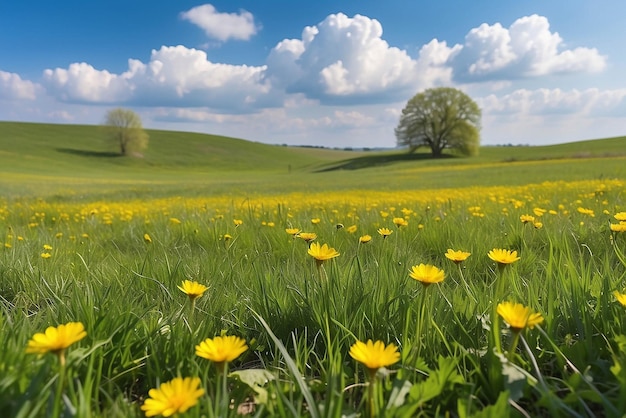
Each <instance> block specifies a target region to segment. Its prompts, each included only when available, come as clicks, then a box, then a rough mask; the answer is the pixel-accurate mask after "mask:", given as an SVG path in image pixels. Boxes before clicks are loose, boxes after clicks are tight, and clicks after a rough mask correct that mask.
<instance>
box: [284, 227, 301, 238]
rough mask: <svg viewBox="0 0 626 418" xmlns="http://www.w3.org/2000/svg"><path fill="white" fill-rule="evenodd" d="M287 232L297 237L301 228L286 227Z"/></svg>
mask: <svg viewBox="0 0 626 418" xmlns="http://www.w3.org/2000/svg"><path fill="white" fill-rule="evenodd" d="M285 232H286V233H288V234H289V235H291V236H292V237H294V238H295V237H296V236H297V235H298V234H299V233H300V229H298V228H286V229H285Z"/></svg>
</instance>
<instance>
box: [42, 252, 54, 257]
mask: <svg viewBox="0 0 626 418" xmlns="http://www.w3.org/2000/svg"><path fill="white" fill-rule="evenodd" d="M50 257H52V254H50V253H41V258H50Z"/></svg>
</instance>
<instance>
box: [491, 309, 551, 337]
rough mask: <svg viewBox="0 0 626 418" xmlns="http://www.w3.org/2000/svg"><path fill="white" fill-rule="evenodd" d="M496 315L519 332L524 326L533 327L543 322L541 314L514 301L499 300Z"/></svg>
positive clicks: (514, 330)
mask: <svg viewBox="0 0 626 418" xmlns="http://www.w3.org/2000/svg"><path fill="white" fill-rule="evenodd" d="M496 311H497V312H498V315H500V316H501V317H502V319H504V321H505V322H506V323H507V324H509V327H511V329H512V330H513V332H520V331H521V330H523V329H524V328H526V327H528V328H530V329H532V328H534V327H535V325H539V324H541V323H542V322H543V316H541V314H540V313H538V312H533V311H532V309H530V308H529V307H526V306H524V305H522V304H521V303H514V302H501V303H499V304H498V307H497V309H496Z"/></svg>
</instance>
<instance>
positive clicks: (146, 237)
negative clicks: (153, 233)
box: [143, 234, 152, 244]
mask: <svg viewBox="0 0 626 418" xmlns="http://www.w3.org/2000/svg"><path fill="white" fill-rule="evenodd" d="M143 240H144V241H145V242H146V244H151V243H152V238H150V235H148V234H143Z"/></svg>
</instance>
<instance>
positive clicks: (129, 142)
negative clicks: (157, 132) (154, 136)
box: [104, 107, 148, 155]
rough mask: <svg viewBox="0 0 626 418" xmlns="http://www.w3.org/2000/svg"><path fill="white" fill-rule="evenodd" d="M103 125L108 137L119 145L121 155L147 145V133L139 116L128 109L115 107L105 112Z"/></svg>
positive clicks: (128, 153) (139, 149)
mask: <svg viewBox="0 0 626 418" xmlns="http://www.w3.org/2000/svg"><path fill="white" fill-rule="evenodd" d="M104 127H105V130H106V133H107V136H108V137H109V139H110V140H111V141H112V142H114V143H115V144H117V146H119V147H120V153H121V154H122V155H130V154H133V153H138V152H141V151H142V150H144V149H145V148H146V147H147V146H148V134H147V133H146V131H144V129H143V126H142V124H141V118H140V117H139V115H138V114H137V113H135V112H133V111H132V110H130V109H122V108H119V107H118V108H116V109H111V110H109V111H108V112H107V114H106V118H105V121H104Z"/></svg>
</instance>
